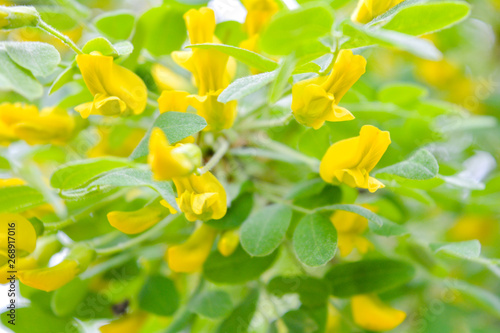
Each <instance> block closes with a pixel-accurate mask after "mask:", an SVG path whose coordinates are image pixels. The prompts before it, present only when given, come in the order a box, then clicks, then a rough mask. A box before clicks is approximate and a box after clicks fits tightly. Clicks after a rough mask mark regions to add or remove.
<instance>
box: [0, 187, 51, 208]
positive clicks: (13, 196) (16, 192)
mask: <svg viewBox="0 0 500 333" xmlns="http://www.w3.org/2000/svg"><path fill="white" fill-rule="evenodd" d="M44 202H45V199H44V197H43V195H42V194H41V193H40V192H38V190H36V189H34V188H32V187H29V186H13V187H3V188H0V213H4V212H10V213H19V212H24V211H26V210H28V209H30V208H33V207H36V206H39V205H41V204H43V203H44Z"/></svg>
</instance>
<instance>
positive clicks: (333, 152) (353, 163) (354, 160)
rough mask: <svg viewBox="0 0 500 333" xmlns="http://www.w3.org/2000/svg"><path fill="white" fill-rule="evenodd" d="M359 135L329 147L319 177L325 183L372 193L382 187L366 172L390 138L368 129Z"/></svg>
mask: <svg viewBox="0 0 500 333" xmlns="http://www.w3.org/2000/svg"><path fill="white" fill-rule="evenodd" d="M359 134H360V135H359V136H357V137H354V138H350V139H345V140H341V141H339V142H336V143H334V144H333V145H331V146H330V148H328V150H327V152H326V154H325V155H324V156H323V159H322V160H321V164H320V167H319V174H320V176H321V178H323V180H324V181H326V182H327V183H332V184H340V183H344V184H347V185H348V186H350V187H360V188H366V189H368V190H369V191H370V192H375V191H376V190H378V189H379V188H383V187H384V184H382V183H381V182H380V181H379V180H377V179H375V178H373V177H370V175H369V172H370V171H371V170H372V169H373V168H374V167H375V165H376V164H377V163H378V161H379V160H380V158H382V155H384V153H385V151H386V150H387V147H388V146H389V144H390V143H391V139H390V135H389V132H387V131H381V130H379V129H378V128H376V127H374V126H371V125H365V126H363V127H362V128H361V131H360V133H359Z"/></svg>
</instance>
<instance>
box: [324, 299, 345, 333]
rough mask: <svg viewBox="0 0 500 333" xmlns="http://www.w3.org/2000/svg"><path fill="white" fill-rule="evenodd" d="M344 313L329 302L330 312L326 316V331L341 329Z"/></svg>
mask: <svg viewBox="0 0 500 333" xmlns="http://www.w3.org/2000/svg"><path fill="white" fill-rule="evenodd" d="M341 321H342V315H341V314H340V312H339V311H338V310H337V309H336V308H335V307H334V306H333V305H332V304H331V303H330V302H328V314H327V317H326V332H337V331H339V329H340V325H341Z"/></svg>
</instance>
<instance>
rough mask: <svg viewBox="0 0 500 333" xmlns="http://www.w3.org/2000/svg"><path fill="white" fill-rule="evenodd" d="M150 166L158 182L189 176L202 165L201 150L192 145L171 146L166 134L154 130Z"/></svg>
mask: <svg viewBox="0 0 500 333" xmlns="http://www.w3.org/2000/svg"><path fill="white" fill-rule="evenodd" d="M148 164H149V165H150V166H151V170H152V171H153V175H154V178H155V179H156V180H170V179H172V178H174V177H185V176H189V175H190V174H192V173H193V172H194V171H195V170H196V169H197V168H198V167H199V166H200V165H201V150H200V148H199V147H198V146H196V145H194V144H191V143H187V144H181V143H178V144H176V145H175V146H171V145H170V144H169V143H168V140H167V137H166V136H165V133H163V131H162V130H161V129H159V128H154V129H153V132H152V133H151V138H150V139H149V155H148Z"/></svg>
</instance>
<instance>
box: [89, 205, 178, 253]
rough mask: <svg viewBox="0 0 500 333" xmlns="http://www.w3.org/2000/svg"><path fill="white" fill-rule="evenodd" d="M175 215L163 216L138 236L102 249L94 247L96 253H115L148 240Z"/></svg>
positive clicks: (175, 215) (156, 234)
mask: <svg viewBox="0 0 500 333" xmlns="http://www.w3.org/2000/svg"><path fill="white" fill-rule="evenodd" d="M177 216H178V214H174V215H169V216H167V217H166V218H164V219H163V220H162V221H160V222H159V223H157V224H156V225H155V226H153V227H152V228H150V229H149V230H147V231H145V232H143V233H142V234H140V235H139V236H137V237H134V238H131V239H129V240H127V241H126V242H123V243H120V244H117V245H115V246H111V247H108V248H104V249H96V253H97V254H99V255H103V256H107V255H111V254H115V253H118V252H122V251H124V250H126V249H129V248H131V247H133V246H135V245H138V244H140V243H142V242H144V241H146V240H148V239H149V238H152V237H153V236H158V233H159V232H160V231H161V230H162V229H163V228H164V227H166V226H167V225H168V224H169V223H170V222H172V220H174V218H176V217H177Z"/></svg>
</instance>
